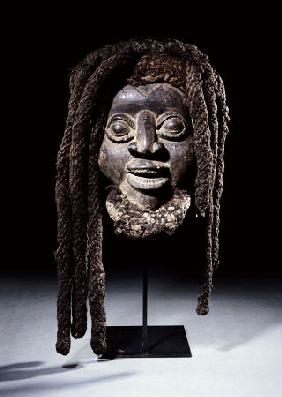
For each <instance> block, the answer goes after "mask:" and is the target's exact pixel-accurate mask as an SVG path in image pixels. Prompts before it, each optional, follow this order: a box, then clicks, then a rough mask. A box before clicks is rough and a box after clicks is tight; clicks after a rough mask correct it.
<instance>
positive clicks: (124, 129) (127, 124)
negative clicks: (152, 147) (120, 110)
mask: <svg viewBox="0 0 282 397" xmlns="http://www.w3.org/2000/svg"><path fill="white" fill-rule="evenodd" d="M105 132H106V134H107V136H108V138H109V139H110V140H111V141H113V142H127V141H129V140H130V139H132V138H133V125H132V121H131V120H127V119H125V118H122V117H114V118H112V119H111V120H110V122H109V123H108V125H107V127H106V130H105Z"/></svg>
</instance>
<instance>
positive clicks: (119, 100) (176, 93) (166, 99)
mask: <svg viewBox="0 0 282 397" xmlns="http://www.w3.org/2000/svg"><path fill="white" fill-rule="evenodd" d="M183 99H184V94H183V93H182V92H181V91H180V90H179V89H178V88H175V87H173V86H171V85H170V84H168V83H154V84H145V85H142V86H138V87H136V86H132V85H127V86H125V87H124V88H123V89H122V90H120V91H119V92H118V93H117V94H116V96H115V97H114V99H113V103H112V107H113V108H115V107H116V106H118V107H119V106H120V105H123V104H130V103H132V104H133V103H140V104H141V103H144V104H145V103H148V101H149V102H151V101H153V102H155V101H160V100H161V101H162V102H163V103H168V104H169V103H170V102H171V101H172V102H174V104H176V103H179V105H180V104H182V101H183Z"/></svg>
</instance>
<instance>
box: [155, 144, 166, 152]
mask: <svg viewBox="0 0 282 397" xmlns="http://www.w3.org/2000/svg"><path fill="white" fill-rule="evenodd" d="M164 148H165V146H164V144H163V143H162V142H154V143H153V150H152V152H153V153H158V152H159V151H162V150H164Z"/></svg>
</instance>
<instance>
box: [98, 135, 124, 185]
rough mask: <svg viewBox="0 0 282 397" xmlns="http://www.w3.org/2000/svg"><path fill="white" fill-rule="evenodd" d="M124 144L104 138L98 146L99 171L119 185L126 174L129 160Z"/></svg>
mask: <svg viewBox="0 0 282 397" xmlns="http://www.w3.org/2000/svg"><path fill="white" fill-rule="evenodd" d="M127 153H128V152H127V149H126V145H125V144H122V143H113V142H110V141H109V140H108V139H104V141H103V144H102V146H101V148H100V152H99V158H98V165H99V168H100V170H101V172H102V173H103V174H104V175H105V176H106V177H107V178H108V179H109V180H110V181H111V182H112V183H113V184H114V185H119V184H120V183H121V181H122V180H123V179H124V178H125V175H126V165H127V163H128V161H129V158H128V154H127Z"/></svg>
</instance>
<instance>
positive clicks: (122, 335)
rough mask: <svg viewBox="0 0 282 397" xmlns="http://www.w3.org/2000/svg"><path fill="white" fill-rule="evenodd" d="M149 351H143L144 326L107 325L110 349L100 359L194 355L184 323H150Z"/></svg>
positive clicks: (148, 328) (148, 327)
mask: <svg viewBox="0 0 282 397" xmlns="http://www.w3.org/2000/svg"><path fill="white" fill-rule="evenodd" d="M147 330H148V351H147V352H146V351H145V352H144V351H142V326H109V327H107V341H108V351H107V353H104V354H102V355H100V356H99V358H98V359H99V360H112V359H114V358H138V357H140V358H147V357H148V358H149V357H151V358H153V357H192V354H191V350H190V347H189V344H188V342H187V339H186V332H185V328H184V326H183V325H150V326H147Z"/></svg>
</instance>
